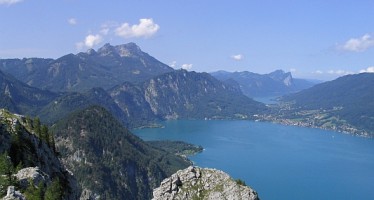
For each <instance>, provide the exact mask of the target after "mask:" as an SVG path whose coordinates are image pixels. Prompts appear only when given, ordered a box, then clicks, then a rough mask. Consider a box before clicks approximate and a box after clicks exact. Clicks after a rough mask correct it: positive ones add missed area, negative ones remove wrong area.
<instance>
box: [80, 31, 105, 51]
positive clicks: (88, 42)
mask: <svg viewBox="0 0 374 200" xmlns="http://www.w3.org/2000/svg"><path fill="white" fill-rule="evenodd" d="M102 40H103V38H102V37H101V35H99V34H96V35H92V34H89V35H87V36H86V38H85V39H84V41H83V42H79V43H77V44H76V46H77V49H79V50H81V49H82V48H83V47H88V48H92V47H93V46H95V45H97V44H100V43H101V42H102Z"/></svg>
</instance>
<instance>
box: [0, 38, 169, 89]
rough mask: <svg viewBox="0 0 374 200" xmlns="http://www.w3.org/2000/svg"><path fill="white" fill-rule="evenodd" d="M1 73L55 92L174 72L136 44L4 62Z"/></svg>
mask: <svg viewBox="0 0 374 200" xmlns="http://www.w3.org/2000/svg"><path fill="white" fill-rule="evenodd" d="M0 70H2V71H4V72H6V73H9V74H11V75H13V76H14V77H15V78H17V79H18V80H22V81H23V82H25V83H27V84H28V85H30V86H33V87H37V88H40V89H47V90H50V91H54V92H65V91H78V92H82V91H86V90H89V89H91V88H94V87H101V88H104V89H109V88H111V87H113V86H115V85H117V84H121V83H123V82H125V81H128V82H141V81H144V80H147V79H149V78H151V77H153V76H156V75H159V74H163V73H166V72H171V71H173V69H172V68H171V67H169V66H167V65H165V64H163V63H161V62H160V61H158V60H156V59H155V58H153V57H152V56H150V55H149V54H147V53H144V52H143V51H141V49H140V48H139V47H138V46H137V45H136V44H135V43H128V44H124V45H118V46H111V45H110V44H105V45H104V46H103V47H101V48H99V49H98V50H97V51H95V50H93V49H90V50H88V51H87V52H86V53H83V52H82V53H78V54H76V55H74V54H68V55H65V56H62V57H61V58H58V59H56V60H54V59H42V58H28V59H26V58H24V59H1V60H0Z"/></svg>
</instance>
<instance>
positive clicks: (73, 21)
mask: <svg viewBox="0 0 374 200" xmlns="http://www.w3.org/2000/svg"><path fill="white" fill-rule="evenodd" d="M68 23H69V24H70V25H77V19H75V18H70V19H68Z"/></svg>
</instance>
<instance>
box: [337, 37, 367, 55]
mask: <svg viewBox="0 0 374 200" xmlns="http://www.w3.org/2000/svg"><path fill="white" fill-rule="evenodd" d="M371 47H374V39H373V38H372V37H371V35H369V34H365V35H363V36H362V37H360V38H351V39H349V40H348V41H346V42H345V43H344V44H343V45H341V46H339V49H341V50H345V51H354V52H362V51H365V50H367V49H369V48H371Z"/></svg>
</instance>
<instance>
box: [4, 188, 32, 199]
mask: <svg viewBox="0 0 374 200" xmlns="http://www.w3.org/2000/svg"><path fill="white" fill-rule="evenodd" d="M25 199H26V198H25V196H24V195H23V194H21V193H20V192H19V191H16V189H15V188H14V186H9V187H8V190H7V194H6V196H5V197H4V198H3V200H25Z"/></svg>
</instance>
